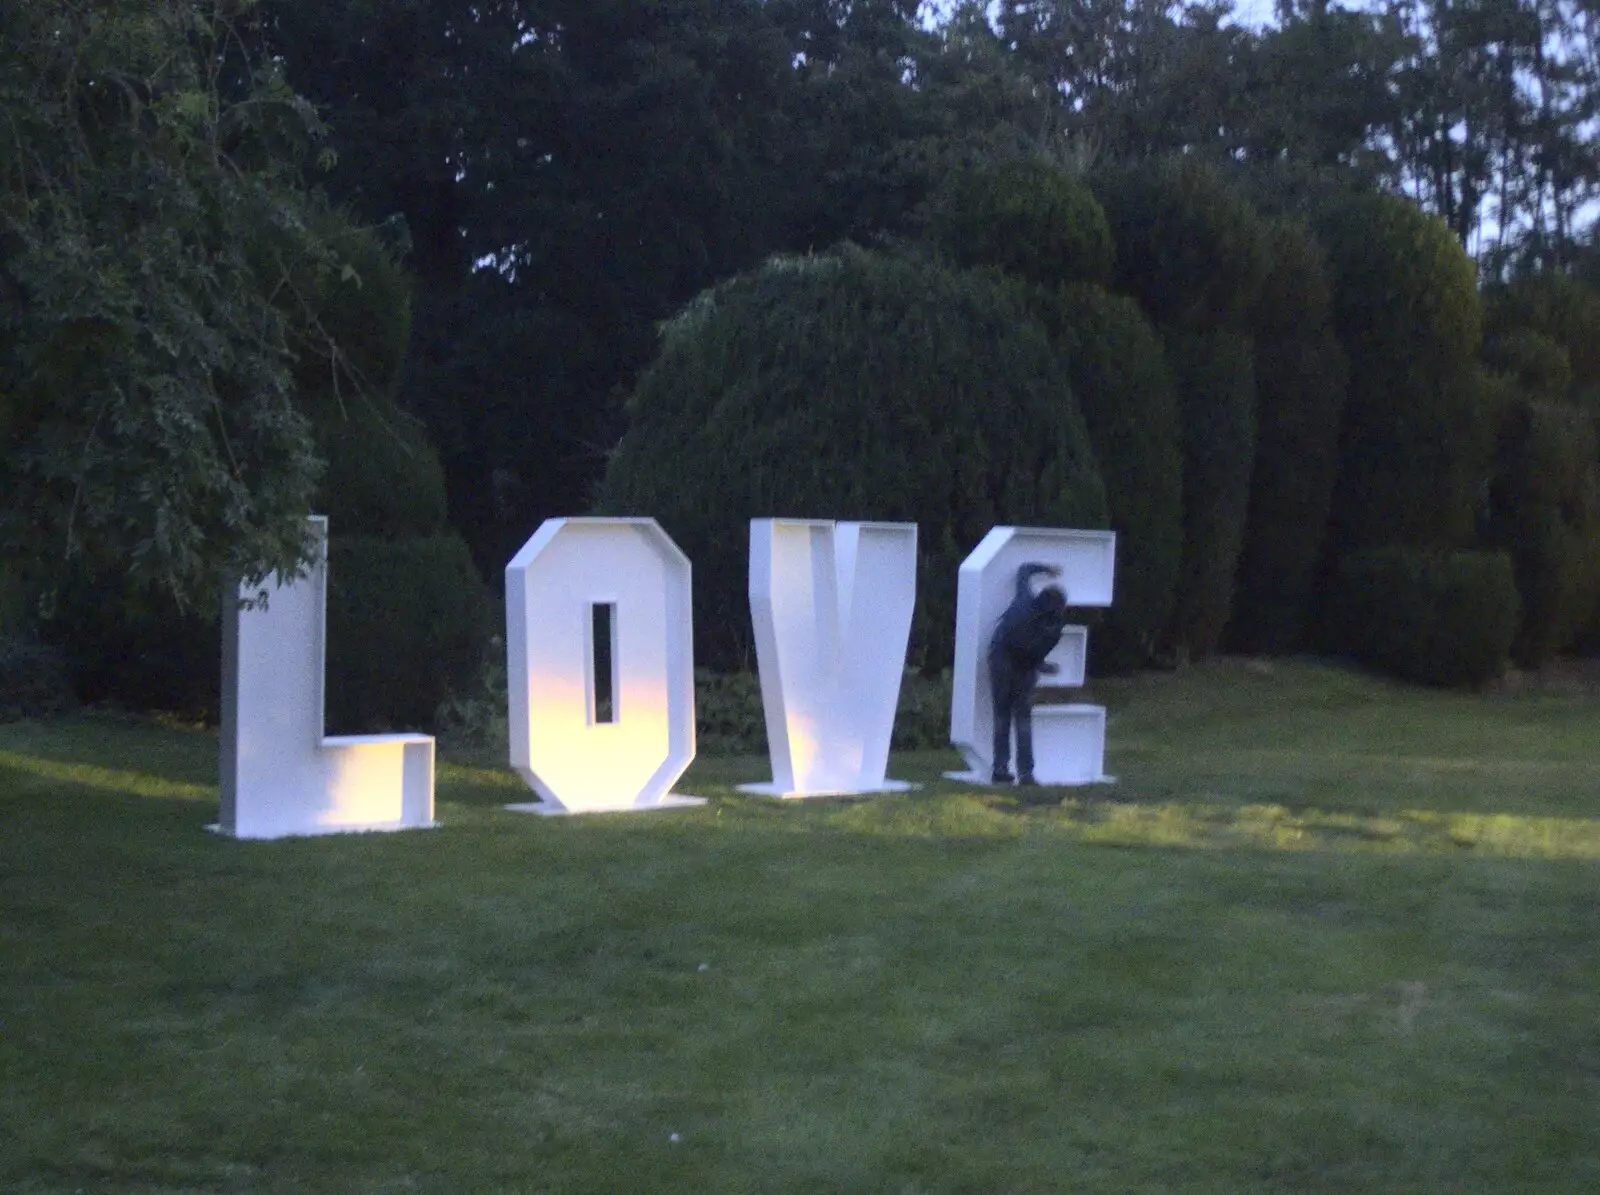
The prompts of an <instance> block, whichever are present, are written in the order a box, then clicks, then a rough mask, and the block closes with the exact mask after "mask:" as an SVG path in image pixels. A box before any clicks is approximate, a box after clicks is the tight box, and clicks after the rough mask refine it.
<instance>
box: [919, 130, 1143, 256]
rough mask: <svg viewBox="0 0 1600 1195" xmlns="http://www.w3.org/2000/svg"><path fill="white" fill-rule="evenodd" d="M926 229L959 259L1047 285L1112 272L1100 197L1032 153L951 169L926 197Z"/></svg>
mask: <svg viewBox="0 0 1600 1195" xmlns="http://www.w3.org/2000/svg"><path fill="white" fill-rule="evenodd" d="M928 235H929V239H930V240H931V241H932V242H933V243H934V244H936V245H937V246H938V247H939V249H940V251H941V252H943V253H944V254H945V256H947V257H949V258H950V259H951V260H952V261H954V262H955V263H956V264H958V265H962V266H969V267H970V266H997V267H999V268H1000V269H1002V270H1004V271H1006V272H1007V273H1009V274H1015V275H1016V276H1017V277H1019V278H1026V279H1027V280H1028V281H1030V282H1034V283H1037V284H1039V285H1042V286H1046V287H1057V286H1062V285H1065V284H1067V283H1072V282H1105V281H1107V280H1108V279H1109V278H1110V276H1111V262H1112V248H1111V230H1110V228H1109V227H1108V226H1107V224H1106V216H1105V213H1104V212H1103V211H1101V210H1100V204H1099V203H1097V202H1096V201H1095V197H1094V195H1093V193H1092V192H1091V191H1090V190H1089V188H1088V187H1087V186H1085V185H1084V184H1083V183H1081V182H1079V181H1078V180H1077V179H1076V178H1074V177H1073V176H1072V175H1071V174H1069V173H1067V171H1066V170H1064V169H1062V168H1061V167H1060V166H1056V165H1052V164H1051V163H1049V162H1044V161H1040V160H1037V159H1029V160H1022V161H1013V162H1004V163H999V164H989V165H977V166H968V167H965V168H963V169H961V170H958V171H956V172H955V173H954V174H953V175H952V176H951V178H950V179H949V181H948V182H946V183H945V185H944V186H943V188H942V189H941V190H940V192H939V193H938V194H937V195H936V196H935V197H934V199H933V201H932V203H931V204H930V212H929V220H928Z"/></svg>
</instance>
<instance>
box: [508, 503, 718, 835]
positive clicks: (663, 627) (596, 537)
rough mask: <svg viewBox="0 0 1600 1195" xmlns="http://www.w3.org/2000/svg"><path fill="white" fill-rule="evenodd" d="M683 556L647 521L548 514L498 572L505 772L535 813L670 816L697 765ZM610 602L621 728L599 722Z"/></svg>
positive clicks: (687, 581)
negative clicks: (663, 812) (501, 580)
mask: <svg viewBox="0 0 1600 1195" xmlns="http://www.w3.org/2000/svg"><path fill="white" fill-rule="evenodd" d="M690 592H691V573H690V568H689V559H688V557H686V556H685V555H684V554H683V553H682V552H681V551H679V550H678V546H677V545H676V544H674V543H673V542H672V540H671V538H670V537H668V535H667V533H666V532H664V531H663V530H662V529H661V528H660V526H659V525H657V523H656V521H655V520H654V519H600V518H573V519H547V520H546V521H545V522H544V524H543V525H542V526H540V528H539V530H538V531H537V532H536V533H535V534H534V536H533V538H532V539H530V540H529V541H528V542H527V543H526V544H524V545H523V546H522V549H521V550H520V551H519V552H518V553H517V554H516V556H515V557H513V558H512V560H511V563H510V564H508V565H507V566H506V662H507V668H506V679H507V685H508V689H509V692H508V697H509V701H508V713H509V716H510V730H511V766H512V767H514V768H515V769H516V770H517V771H518V772H519V773H520V774H521V776H522V778H523V779H524V780H525V781H527V783H528V786H529V787H530V788H532V789H533V790H534V791H535V792H536V793H538V794H539V797H540V798H541V801H540V803H539V804H537V805H534V804H529V805H513V806H510V808H512V809H516V810H518V811H526V812H538V813H556V814H559V813H601V812H617V811H622V810H645V809H665V808H670V807H673V806H677V805H683V804H686V803H695V804H698V803H699V802H697V801H693V799H692V798H686V797H674V796H672V795H671V789H672V786H673V784H675V783H676V782H677V780H678V778H679V777H680V776H682V775H683V772H684V769H685V768H687V767H688V766H689V764H690V762H691V761H692V760H693V759H694V752H695V731H694V640H693V633H692V625H691V618H692V613H691V608H690ZM601 603H605V604H610V605H613V606H614V607H615V621H614V626H615V638H614V641H613V648H612V664H613V667H612V675H613V678H614V684H613V689H612V692H613V701H614V713H615V720H614V721H611V722H601V721H597V720H596V716H595V715H596V710H595V696H596V678H595V675H594V660H595V643H594V633H593V622H592V610H593V607H594V606H595V605H596V604H601Z"/></svg>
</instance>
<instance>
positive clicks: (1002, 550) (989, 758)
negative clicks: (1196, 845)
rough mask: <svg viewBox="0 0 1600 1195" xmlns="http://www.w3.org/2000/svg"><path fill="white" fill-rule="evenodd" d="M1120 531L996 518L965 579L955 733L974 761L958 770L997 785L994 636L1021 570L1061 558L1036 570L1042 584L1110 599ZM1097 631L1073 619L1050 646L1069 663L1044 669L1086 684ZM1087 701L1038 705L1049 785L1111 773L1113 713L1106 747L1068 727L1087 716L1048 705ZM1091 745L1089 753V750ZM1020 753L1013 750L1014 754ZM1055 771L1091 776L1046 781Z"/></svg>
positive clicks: (1077, 601)
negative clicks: (1049, 571) (1107, 768)
mask: <svg viewBox="0 0 1600 1195" xmlns="http://www.w3.org/2000/svg"><path fill="white" fill-rule="evenodd" d="M1116 550H1117V537H1116V533H1115V532H1112V531H1078V530H1071V529H1064V528H1043V527H995V528H993V529H991V530H990V532H989V534H988V535H986V536H984V537H983V540H982V542H981V543H979V544H978V546H977V547H976V548H974V549H973V550H972V553H971V554H970V555H969V556H968V557H967V558H966V560H964V561H963V562H962V564H961V571H960V574H959V576H958V578H957V582H956V653H955V666H954V669H953V674H952V692H951V702H950V741H951V743H952V744H953V745H954V746H955V748H956V750H958V751H960V752H961V755H962V758H963V759H965V760H966V763H967V771H965V772H959V773H956V772H953V773H950V775H951V776H952V777H953V778H957V779H961V780H965V781H969V782H971V783H976V784H988V783H989V781H990V777H991V776H993V774H994V757H993V751H994V702H993V699H992V697H991V695H990V692H989V658H988V657H989V638H990V636H991V635H992V634H993V633H994V628H995V624H996V623H997V622H999V620H1000V615H1001V614H1002V613H1004V612H1005V608H1006V607H1007V606H1008V605H1010V603H1011V598H1012V595H1013V594H1014V593H1015V591H1016V580H1017V569H1018V568H1019V567H1020V566H1022V565H1024V564H1031V563H1038V564H1048V565H1054V566H1055V567H1057V568H1059V569H1060V570H1061V575H1060V576H1059V577H1036V578H1035V579H1034V582H1033V585H1034V590H1035V592H1037V591H1038V589H1039V588H1040V587H1041V586H1042V585H1047V584H1048V585H1058V586H1060V587H1061V589H1062V591H1063V592H1065V594H1066V595H1067V604H1068V605H1069V606H1078V607H1084V606H1102V607H1103V606H1109V605H1111V602H1112V596H1113V582H1114V574H1115V565H1116ZM1087 646H1088V632H1087V630H1086V629H1085V628H1083V627H1069V628H1068V629H1067V633H1066V634H1064V635H1063V636H1062V640H1061V643H1060V644H1059V645H1057V647H1056V649H1055V650H1054V651H1053V652H1051V653H1050V656H1049V660H1048V662H1049V663H1053V664H1055V665H1057V667H1058V668H1059V669H1060V671H1059V673H1058V674H1057V675H1056V676H1049V677H1044V678H1043V683H1044V684H1045V685H1048V686H1051V687H1065V686H1071V685H1081V684H1082V683H1083V669H1084V659H1085V656H1086V654H1087ZM1058 708H1059V709H1067V710H1085V709H1091V708H1097V707H1089V706H1082V705H1066V706H1060V707H1052V706H1035V707H1034V711H1033V715H1034V762H1035V768H1034V776H1035V778H1036V779H1038V781H1039V782H1040V783H1041V784H1046V783H1049V784H1086V783H1092V782H1096V781H1101V780H1105V779H1108V777H1106V776H1104V775H1103V767H1104V758H1105V751H1104V743H1105V731H1104V726H1105V720H1104V713H1103V711H1102V713H1101V716H1100V723H1099V724H1100V732H1099V739H1098V744H1099V745H1098V746H1095V740H1094V739H1093V737H1092V736H1090V735H1086V734H1083V733H1078V732H1077V731H1074V732H1072V733H1067V732H1066V731H1064V730H1062V726H1063V725H1065V724H1066V723H1078V722H1082V720H1083V716H1082V715H1072V716H1071V717H1066V718H1063V717H1062V716H1058V715H1052V714H1047V713H1046V711H1047V710H1050V709H1058ZM1085 753H1087V754H1085ZM1015 758H1016V755H1015V752H1013V755H1012V759H1013V760H1015ZM1046 776H1051V777H1062V776H1071V777H1085V778H1084V779H1070V780H1054V779H1052V780H1046V779H1045V778H1046Z"/></svg>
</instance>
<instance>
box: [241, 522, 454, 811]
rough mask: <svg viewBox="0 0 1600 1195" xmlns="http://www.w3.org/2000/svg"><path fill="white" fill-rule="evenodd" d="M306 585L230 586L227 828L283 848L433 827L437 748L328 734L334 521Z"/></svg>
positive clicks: (417, 739)
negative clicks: (328, 837) (247, 605)
mask: <svg viewBox="0 0 1600 1195" xmlns="http://www.w3.org/2000/svg"><path fill="white" fill-rule="evenodd" d="M309 522H310V530H311V534H312V537H313V539H314V540H315V552H314V555H313V561H312V564H311V565H310V567H309V569H308V570H307V572H306V575H305V576H303V577H298V578H290V579H287V580H285V579H283V578H281V577H279V576H278V575H277V574H273V575H272V576H271V577H270V578H268V580H267V582H266V585H265V587H264V588H265V591H266V594H267V599H268V600H267V602H266V605H265V606H260V605H257V606H255V607H254V608H252V609H243V608H241V605H240V602H241V600H243V599H248V598H252V597H254V596H255V592H256V591H255V590H251V589H246V588H243V587H231V586H230V587H229V591H228V592H227V593H226V594H225V595H224V603H223V611H222V735H221V744H222V786H221V787H222V809H221V815H220V817H219V819H218V824H217V826H216V829H218V830H219V831H221V832H222V833H224V834H231V835H233V836H234V837H236V838H282V837H285V836H288V835H296V834H332V833H339V832H342V831H352V830H403V829H414V828H418V827H424V826H431V825H433V739H431V738H429V737H428V736H427V735H421V734H377V735H335V736H328V735H324V734H323V733H322V731H323V709H324V706H323V685H324V671H325V669H324V662H325V655H326V646H327V632H326V627H327V606H328V563H327V542H328V520H327V519H326V518H322V517H313V518H312V519H311V520H309Z"/></svg>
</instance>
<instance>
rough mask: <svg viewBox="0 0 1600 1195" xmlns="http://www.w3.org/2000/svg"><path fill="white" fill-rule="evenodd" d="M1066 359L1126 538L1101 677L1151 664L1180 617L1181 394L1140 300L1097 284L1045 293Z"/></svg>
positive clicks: (1101, 652)
mask: <svg viewBox="0 0 1600 1195" xmlns="http://www.w3.org/2000/svg"><path fill="white" fill-rule="evenodd" d="M1035 309H1036V310H1038V311H1039V312H1040V314H1041V316H1042V317H1043V319H1044V323H1045V326H1046V327H1047V328H1048V329H1049V330H1050V332H1051V336H1052V339H1053V340H1054V342H1055V343H1056V345H1057V346H1058V348H1059V349H1060V351H1061V353H1062V355H1063V356H1064V357H1065V358H1066V362H1067V371H1068V374H1069V376H1070V378H1071V381H1072V389H1073V393H1074V394H1075V395H1077V398H1078V406H1079V408H1080V409H1081V410H1082V411H1083V418H1084V422H1085V423H1086V424H1087V425H1088V429H1089V441H1090V443H1091V444H1092V445H1093V447H1094V452H1095V457H1096V459H1097V460H1098V461H1099V464H1100V475H1101V477H1102V478H1103V479H1104V480H1105V487H1106V507H1107V511H1108V513H1109V515H1110V519H1111V526H1112V528H1113V529H1114V530H1115V531H1116V532H1117V600H1116V604H1115V605H1113V606H1112V608H1111V609H1110V610H1108V611H1106V613H1105V615H1104V617H1103V618H1102V620H1101V621H1100V622H1099V623H1097V624H1096V626H1095V628H1094V633H1093V634H1092V635H1090V636H1089V662H1090V667H1091V669H1092V670H1093V671H1094V672H1095V673H1097V674H1104V673H1108V672H1122V671H1127V670H1130V669H1134V668H1138V667H1141V666H1143V665H1144V664H1146V663H1148V662H1149V661H1150V659H1151V657H1152V656H1153V655H1154V654H1155V652H1156V650H1157V648H1158V647H1159V646H1160V640H1161V636H1162V633H1163V632H1164V631H1165V629H1166V627H1167V621H1168V619H1169V618H1170V616H1171V614H1172V606H1173V599H1174V595H1175V592H1176V590H1177V585H1178V567H1179V559H1180V557H1181V555H1182V552H1183V455H1182V450H1181V448H1180V442H1179V420H1178V400H1177V392H1176V390H1175V389H1174V387H1173V382H1172V375H1171V372H1170V370H1169V369H1168V368H1167V362H1166V354H1165V351H1164V350H1163V348H1162V344H1161V338H1160V336H1158V335H1157V334H1156V332H1155V329H1154V328H1152V327H1151V326H1150V323H1149V321H1148V320H1146V319H1145V317H1144V315H1143V313H1142V312H1141V311H1140V310H1139V306H1138V304H1137V303H1135V302H1134V301H1133V300H1132V299H1129V298H1126V297H1124V296H1121V295H1110V294H1107V293H1106V292H1105V291H1103V290H1101V289H1100V288H1099V287H1098V286H1090V285H1083V284H1080V285H1077V286H1070V287H1065V288H1062V289H1060V290H1057V291H1055V292H1047V291H1044V290H1042V289H1041V290H1039V291H1037V292H1036V308H1035Z"/></svg>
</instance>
